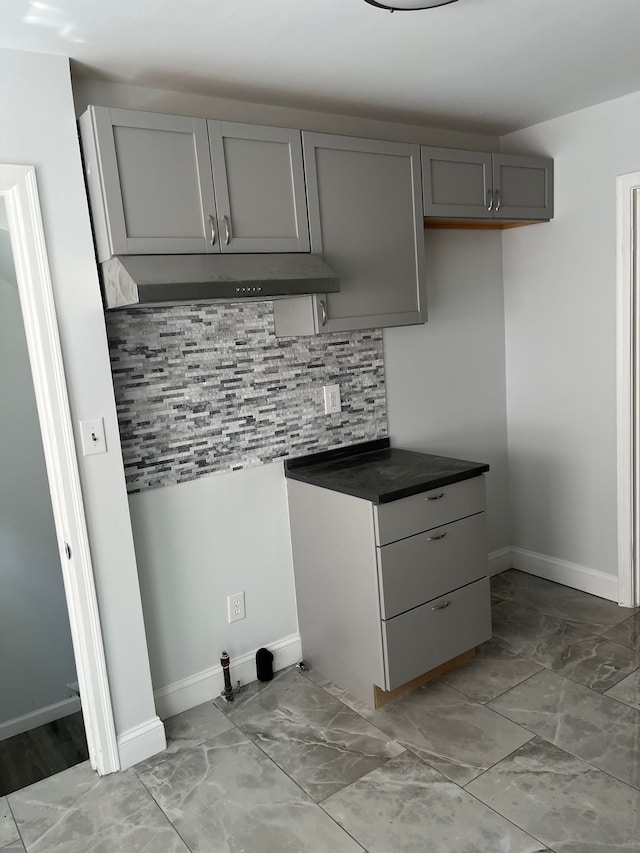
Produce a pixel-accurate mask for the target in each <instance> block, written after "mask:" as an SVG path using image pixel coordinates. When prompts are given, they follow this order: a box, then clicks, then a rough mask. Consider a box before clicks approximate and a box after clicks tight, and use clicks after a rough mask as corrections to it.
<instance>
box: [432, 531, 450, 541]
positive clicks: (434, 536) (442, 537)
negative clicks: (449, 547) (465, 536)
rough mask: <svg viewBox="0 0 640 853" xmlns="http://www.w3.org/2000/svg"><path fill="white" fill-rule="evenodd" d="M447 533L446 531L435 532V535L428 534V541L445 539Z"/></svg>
mask: <svg viewBox="0 0 640 853" xmlns="http://www.w3.org/2000/svg"><path fill="white" fill-rule="evenodd" d="M446 535H447V533H446V531H444V532H443V533H434V534H433V536H427V542H437V541H438V539H444V537H445V536H446Z"/></svg>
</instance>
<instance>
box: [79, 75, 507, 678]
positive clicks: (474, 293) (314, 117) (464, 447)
mask: <svg viewBox="0 0 640 853" xmlns="http://www.w3.org/2000/svg"><path fill="white" fill-rule="evenodd" d="M74 94H75V100H76V109H77V111H78V113H80V112H82V111H83V110H84V108H85V107H86V105H87V104H98V105H103V106H112V107H123V108H133V109H149V110H154V111H156V112H174V113H182V114H190V115H197V116H211V117H218V118H222V119H227V120H234V121H246V122H253V123H261V122H262V123H265V124H274V125H284V126H290V127H299V128H302V129H309V130H317V131H321V132H329V133H344V134H353V135H359V136H369V137H373V138H379V139H397V140H404V141H411V142H423V143H426V144H434V145H452V146H457V147H465V146H467V147H471V148H474V147H475V148H480V149H486V150H490V149H491V148H494V149H497V146H498V140H496V139H493V138H489V137H482V136H478V135H473V136H471V135H464V134H460V133H450V132H446V131H441V130H435V129H432V128H419V127H415V126H409V125H395V124H391V123H388V122H380V121H367V120H363V119H355V118H349V117H345V116H338V115H327V114H321V113H314V112H309V111H304V110H293V109H283V108H277V107H269V106H266V105H257V104H250V103H240V102H233V101H226V100H222V99H216V98H207V97H203V96H185V95H181V94H177V93H174V92H163V91H159V90H153V89H144V88H138V87H134V86H123V85H115V84H108V83H102V82H96V81H91V80H86V79H78V80H74ZM457 237H458V238H459V240H456V239H455V238H454V237H451V236H445V235H438V237H435V236H434V238H433V246H432V248H433V254H432V259H431V261H430V263H429V270H430V272H429V277H430V283H429V292H430V297H429V298H430V311H431V312H432V313H431V317H432V320H433V325H432V326H431V325H429V326H427V327H426V328H424V327H418V328H404V329H397V330H393V331H391V332H390V333H386V332H385V358H386V370H387V379H388V381H387V391H388V394H389V402H390V407H391V410H392V413H393V414H392V418H391V425H392V429H393V430H394V431H395V434H394V440H396V443H397V444H403V443H406V445H407V446H409V444H410V445H411V446H414V447H418V446H419V447H420V448H421V449H424V450H429V449H432V450H436V451H445V450H446V451H447V452H450V453H451V454H452V455H457V456H469V457H471V458H478V459H480V460H481V461H484V460H486V461H489V462H490V463H491V464H492V467H493V468H494V470H493V471H492V474H491V481H490V482H491V486H490V500H491V518H492V542H493V544H494V547H495V548H498V547H502V546H504V545H508V544H509V540H508V524H507V521H506V506H507V499H506V475H505V470H504V467H505V455H506V436H505V424H504V417H505V407H504V357H503V345H504V334H503V331H504V314H503V306H502V299H501V278H500V275H501V273H500V262H501V257H500V250H499V240H500V238H499V236H497V235H495V234H484V235H476V236H470V235H469V234H468V233H465V232H458V233H457ZM446 247H449V248H450V249H451V252H452V253H453V257H450V256H449V252H448V251H445V248H446ZM441 323H442V326H440V324H441ZM458 323H462V324H463V325H464V330H463V333H460V332H459V331H457V330H456V324H458ZM416 362H418V363H421V364H425V363H431V364H432V365H433V366H434V367H435V364H436V363H437V364H439V365H440V366H441V365H442V364H443V362H449V363H450V367H449V369H448V371H447V374H446V377H445V375H444V374H442V373H441V372H438V371H436V370H435V369H434V370H433V371H432V372H431V374H430V376H429V377H425V376H423V375H421V376H420V379H419V380H418V378H417V377H415V375H414V376H413V380H410V379H408V374H407V372H406V371H405V365H406V364H412V365H413V364H414V363H416ZM474 371H475V372H474ZM449 380H451V381H452V382H455V383H456V384H457V386H458V387H457V388H448V381H449ZM412 381H415V382H416V383H417V382H418V381H420V382H421V383H422V384H421V393H422V395H423V404H422V406H421V407H420V408H419V409H418V410H417V409H416V400H415V395H414V394H413V393H412ZM480 382H486V383H488V385H489V386H490V387H489V389H488V391H486V392H484V393H477V391H478V386H477V384H476V383H480ZM414 387H415V386H414ZM470 391H473V392H474V397H473V402H472V403H468V404H467V403H465V402H464V401H463V397H464V396H465V395H466V394H468V393H469V392H470ZM430 398H432V399H433V402H434V405H433V406H430V404H429V399H430ZM476 403H477V405H476ZM470 410H473V414H474V421H473V430H470V429H469V428H468V420H469V412H470ZM427 411H428V412H429V414H428V417H427V418H426V419H425V412H427ZM463 420H466V421H467V424H466V426H467V428H466V429H463V428H462V421H463ZM446 424H449V426H450V428H449V431H448V435H447V436H446V438H445V436H444V431H445V429H446ZM452 424H453V425H454V426H453V429H451V425H452ZM456 424H458V425H460V428H459V429H458V428H456V426H455V425H456ZM130 507H131V515H132V522H133V530H134V539H135V543H136V553H137V558H138V566H139V572H140V581H141V587H142V600H143V608H144V613H145V622H146V625H147V639H148V643H149V653H150V658H151V663H152V673H153V683H154V687H155V688H156V689H162V688H166V687H168V686H170V685H171V684H175V683H176V682H177V681H181V680H182V679H188V678H189V677H191V676H196V675H197V674H198V673H201V672H202V671H203V670H204V669H206V668H208V667H212V666H213V665H214V664H217V663H218V657H219V652H220V650H221V648H227V647H228V651H229V653H230V654H231V656H232V661H233V659H234V657H238V656H242V655H246V654H248V653H249V652H252V651H255V649H256V648H257V647H258V646H260V645H263V644H266V643H270V642H272V641H274V640H278V639H280V638H282V637H284V636H286V635H289V634H290V633H291V632H292V631H296V630H297V620H296V613H295V601H294V584H293V572H292V564H291V554H290V547H291V546H290V540H289V533H288V516H287V505H286V493H285V488H284V479H283V474H282V466H281V465H271V466H266V467H264V468H261V469H250V470H247V471H240V472H237V473H233V474H228V475H223V476H213V477H208V478H203V479H201V480H197V481H195V482H192V483H186V484H182V485H179V486H171V487H168V488H166V489H158V490H150V491H145V492H142V493H140V494H136V495H132V496H131V497H130ZM239 590H244V591H245V592H246V605H247V619H246V620H245V621H243V622H239V623H235V624H233V625H229V624H227V618H226V609H225V608H226V597H227V595H228V594H230V593H233V592H236V591H239ZM220 686H221V685H220Z"/></svg>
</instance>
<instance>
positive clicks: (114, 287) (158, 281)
mask: <svg viewBox="0 0 640 853" xmlns="http://www.w3.org/2000/svg"><path fill="white" fill-rule="evenodd" d="M101 266H102V283H103V287H104V298H105V307H106V308H126V307H132V306H135V305H139V306H140V307H159V306H165V305H180V304H182V303H185V302H187V303H188V302H210V301H213V300H217V301H222V302H245V301H247V300H254V301H255V300H259V299H262V300H264V299H277V298H280V297H285V296H299V295H304V294H307V293H335V292H336V291H338V290H340V279H339V278H338V276H337V275H336V273H335V272H334V271H333V270H332V269H331V267H329V266H328V265H327V264H326V263H325V262H324V261H323V260H322V258H321V257H320V256H319V255H308V254H302V253H299V254H289V255H285V254H283V255H277V254H274V255H213V254H211V255H118V256H116V257H113V258H109V260H107V261H104V263H103V264H102V265H101Z"/></svg>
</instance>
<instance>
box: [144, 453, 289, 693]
mask: <svg viewBox="0 0 640 853" xmlns="http://www.w3.org/2000/svg"><path fill="white" fill-rule="evenodd" d="M129 502H130V506H131V520H132V522H133V528H134V531H135V540H136V553H137V557H138V565H139V567H140V586H141V590H142V601H143V607H144V613H145V624H146V626H147V636H148V639H149V655H150V659H151V672H152V675H153V683H154V685H155V686H156V687H165V686H167V685H171V684H174V683H175V682H177V681H181V680H182V679H185V678H188V677H189V676H192V675H194V674H196V673H200V672H203V671H204V670H206V669H209V668H211V667H213V666H217V665H218V664H219V662H220V652H221V651H222V650H223V649H224V650H226V651H228V652H229V655H230V658H231V662H232V664H233V663H234V662H235V661H236V659H237V658H238V656H240V655H242V654H244V653H246V652H248V651H254V650H256V649H258V648H260V647H261V646H265V645H269V644H271V643H273V641H274V640H280V639H282V638H283V637H286V636H289V635H291V634H295V633H296V632H297V630H298V619H297V615H296V602H295V595H294V589H293V582H292V578H293V566H292V561H291V543H290V538H289V525H288V517H287V511H286V492H285V480H284V476H283V473H282V463H281V462H277V463H273V464H271V465H262V466H261V467H259V468H248V469H245V470H243V471H238V472H235V473H233V474H221V475H216V476H212V477H203V478H201V479H198V480H192V481H191V482H189V483H181V484H180V485H176V486H167V487H166V488H161V489H152V490H150V491H147V492H142V493H140V494H135V495H131V496H130V499H129ZM242 591H245V592H246V614H247V615H246V619H245V620H244V621H241V622H234V623H233V624H231V625H229V624H228V621H227V605H226V599H227V595H229V594H231V593H234V592H242ZM254 678H255V674H254ZM220 686H222V685H220Z"/></svg>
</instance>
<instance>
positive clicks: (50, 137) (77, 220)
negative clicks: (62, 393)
mask: <svg viewBox="0 0 640 853" xmlns="http://www.w3.org/2000/svg"><path fill="white" fill-rule="evenodd" d="M0 119H1V122H2V133H1V134H0V163H23V164H29V165H35V167H36V175H37V180H38V187H39V192H40V200H41V205H42V213H43V220H44V230H45V237H46V240H47V247H48V252H49V261H50V266H51V273H52V279H53V289H54V295H55V301H56V307H57V312H58V321H59V327H60V336H61V341H62V349H63V357H64V364H65V370H66V377H67V385H68V389H69V395H70V402H71V411H72V418H73V421H74V425H75V427H76V428H77V424H78V420H79V419H82V418H95V417H99V416H102V417H104V420H105V427H106V436H107V446H108V448H109V452H108V453H106V454H105V455H103V456H91V457H88V458H86V459H85V458H83V457H81V456H80V458H79V465H80V477H81V481H82V491H83V497H84V502H85V509H86V512H87V522H88V528H89V538H90V543H91V554H92V558H93V565H94V572H95V577H96V585H97V591H98V598H99V607H100V616H101V621H102V628H103V635H104V642H105V651H106V657H107V668H108V673H109V681H110V685H111V694H112V701H113V709H114V716H115V723H116V730H117V732H118V734H119V735H121V734H123V733H124V732H127V731H130V730H131V729H134V728H135V727H137V726H140V725H143V724H144V723H146V722H148V721H150V720H152V719H153V718H154V717H155V709H154V705H153V696H152V691H151V678H150V672H149V663H148V656H147V650H146V641H145V635H144V625H143V620H142V610H141V605H140V594H139V587H138V579H137V574H136V564H135V555H134V550H133V541H132V536H131V522H130V518H129V512H128V502H127V496H126V490H125V485H124V472H123V467H122V458H121V454H120V443H119V436H118V427H117V420H116V414H115V404H114V399H113V389H112V385H111V374H110V368H109V358H108V351H107V343H106V334H105V327H104V316H103V312H102V304H101V300H100V292H99V285H98V278H97V272H96V266H95V260H94V252H93V245H92V238H91V231H90V223H89V215H88V206H87V201H86V195H85V191H84V185H83V176H82V169H81V163H80V152H79V146H78V140H77V132H76V126H75V122H74V109H73V100H72V93H71V83H70V77H69V66H68V62H67V60H66V59H65V58H64V57H58V56H44V55H40V54H35V53H23V52H20V51H12V50H0ZM76 436H77V433H76ZM77 445H78V446H79V443H78V442H77Z"/></svg>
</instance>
